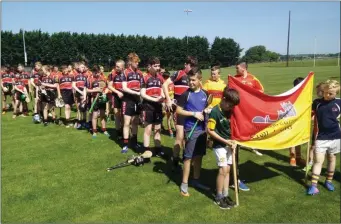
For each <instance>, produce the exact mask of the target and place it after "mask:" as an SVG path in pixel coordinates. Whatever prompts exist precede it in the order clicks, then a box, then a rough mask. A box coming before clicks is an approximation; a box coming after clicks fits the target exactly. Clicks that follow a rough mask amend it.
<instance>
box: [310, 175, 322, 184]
mask: <svg viewBox="0 0 341 224" xmlns="http://www.w3.org/2000/svg"><path fill="white" fill-rule="evenodd" d="M319 178H320V175H316V174H314V173H313V174H312V176H311V185H313V186H315V187H316V186H317V182H318V181H319Z"/></svg>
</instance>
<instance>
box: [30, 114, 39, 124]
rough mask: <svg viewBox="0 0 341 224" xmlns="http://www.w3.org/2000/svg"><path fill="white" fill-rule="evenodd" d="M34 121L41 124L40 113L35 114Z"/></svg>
mask: <svg viewBox="0 0 341 224" xmlns="http://www.w3.org/2000/svg"><path fill="white" fill-rule="evenodd" d="M32 121H33V123H35V124H39V123H40V122H41V119H40V115H39V114H36V115H34V116H33V118H32Z"/></svg>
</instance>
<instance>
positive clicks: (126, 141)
mask: <svg viewBox="0 0 341 224" xmlns="http://www.w3.org/2000/svg"><path fill="white" fill-rule="evenodd" d="M128 142H129V139H126V138H125V139H123V147H126V146H128Z"/></svg>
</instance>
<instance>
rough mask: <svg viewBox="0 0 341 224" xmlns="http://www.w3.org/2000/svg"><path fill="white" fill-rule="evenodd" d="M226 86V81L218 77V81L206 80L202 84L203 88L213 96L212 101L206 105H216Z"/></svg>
mask: <svg viewBox="0 0 341 224" xmlns="http://www.w3.org/2000/svg"><path fill="white" fill-rule="evenodd" d="M225 87H226V83H225V82H224V81H223V80H221V79H219V80H218V81H212V80H211V79H209V80H207V81H206V82H205V84H204V86H203V89H204V90H206V91H207V92H208V94H209V95H212V96H213V100H212V103H211V104H210V105H208V106H209V107H211V108H213V107H214V106H216V105H218V104H219V103H220V101H221V98H222V97H223V90H224V88H225Z"/></svg>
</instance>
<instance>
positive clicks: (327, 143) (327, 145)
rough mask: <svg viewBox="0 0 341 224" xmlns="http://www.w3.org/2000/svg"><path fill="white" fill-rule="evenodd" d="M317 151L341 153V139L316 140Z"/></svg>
mask: <svg viewBox="0 0 341 224" xmlns="http://www.w3.org/2000/svg"><path fill="white" fill-rule="evenodd" d="M315 152H316V153H323V154H325V153H326V152H327V153H328V154H336V153H340V139H334V140H316V141H315Z"/></svg>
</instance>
